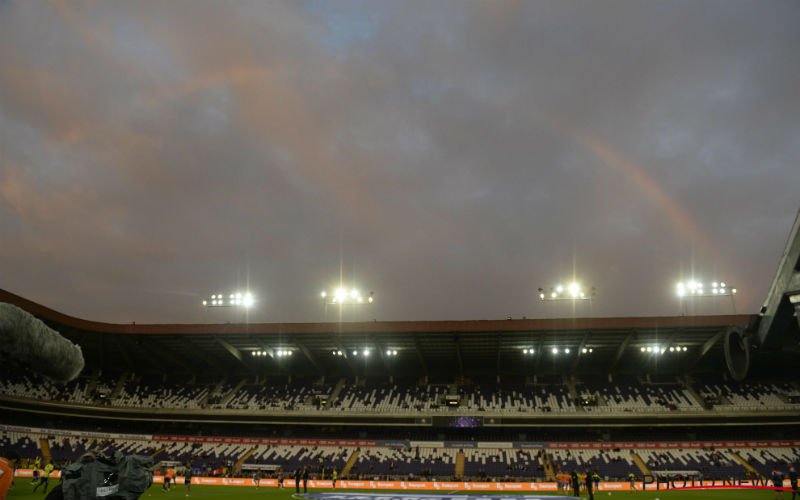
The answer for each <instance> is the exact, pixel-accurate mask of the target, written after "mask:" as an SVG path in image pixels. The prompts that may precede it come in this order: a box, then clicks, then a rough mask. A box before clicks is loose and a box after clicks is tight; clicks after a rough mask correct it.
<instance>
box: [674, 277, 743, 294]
mask: <svg viewBox="0 0 800 500" xmlns="http://www.w3.org/2000/svg"><path fill="white" fill-rule="evenodd" d="M736 292H737V290H736V288H735V287H732V286H730V285H729V284H727V283H725V282H724V281H712V282H711V283H706V284H703V283H702V282H701V281H696V280H688V281H679V282H678V283H677V284H676V285H675V295H677V296H678V297H680V298H684V297H732V296H734V295H736Z"/></svg>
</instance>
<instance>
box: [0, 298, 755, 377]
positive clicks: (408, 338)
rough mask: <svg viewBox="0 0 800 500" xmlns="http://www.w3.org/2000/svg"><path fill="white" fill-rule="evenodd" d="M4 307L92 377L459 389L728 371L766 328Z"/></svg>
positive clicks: (741, 319)
mask: <svg viewBox="0 0 800 500" xmlns="http://www.w3.org/2000/svg"><path fill="white" fill-rule="evenodd" d="M0 302H8V303H11V304H14V305H17V306H19V307H21V308H22V309H25V310H27V311H28V312H30V313H32V314H34V315H35V316H37V317H39V318H40V319H42V320H43V321H45V322H46V323H47V324H48V325H50V326H51V327H53V328H54V329H56V330H58V331H59V332H61V333H62V334H63V335H64V336H66V337H67V338H69V339H70V340H72V341H73V342H75V343H77V344H79V345H80V346H81V347H82V349H83V351H84V355H85V357H86V359H87V366H88V367H89V368H90V369H98V368H99V369H103V370H112V371H120V370H123V371H127V370H132V371H136V372H160V373H181V372H183V373H188V374H193V375H209V376H219V375H231V376H234V375H235V376H242V375H254V376H255V375H261V376H273V377H274V376H290V375H291V376H323V375H324V376H329V377H333V376H362V377H363V376H369V377H372V376H375V377H377V376H387V375H393V376H397V377H420V376H423V375H427V376H429V377H430V378H431V379H437V378H439V377H441V378H442V379H445V378H448V379H449V380H452V378H453V377H454V376H459V375H463V376H466V377H477V376H482V377H483V376H490V377H491V376H495V375H501V376H518V377H530V376H534V375H535V376H537V377H550V376H561V375H565V374H572V373H575V374H608V373H612V374H624V373H629V374H637V375H638V374H642V373H653V374H659V373H663V374H675V373H686V372H692V371H696V370H698V369H700V370H701V371H708V370H718V371H721V370H722V369H723V366H724V364H723V362H722V347H721V344H722V342H721V339H722V337H723V336H724V333H725V332H726V331H727V330H728V329H729V328H733V327H736V328H747V327H748V326H749V327H750V328H752V325H753V323H754V321H756V320H757V316H755V315H727V316H677V317H628V318H557V319H507V320H483V321H424V322H422V321H421V322H391V321H381V322H352V323H347V322H345V323H258V324H253V323H239V324H228V323H226V324H197V325H189V324H174V325H168V324H159V325H140V324H124V325H123V324H110V323H100V322H95V321H88V320H84V319H79V318H75V317H72V316H68V315H65V314H63V313H60V312H57V311H54V310H52V309H49V308H47V307H45V306H43V305H40V304H37V303H34V302H32V301H29V300H27V299H24V298H22V297H19V296H17V295H14V294H12V293H10V292H7V291H3V290H0ZM567 349H569V353H567V352H566V350H567ZM365 350H368V352H369V355H368V356H365V355H364V351H365ZM526 350H527V353H526ZM554 350H557V351H558V352H557V353H556V352H554ZM387 351H391V352H393V351H397V355H391V354H389V355H387ZM661 351H663V353H662V352H661ZM287 352H291V355H289V354H286V353H287ZM339 352H341V355H339ZM531 352H532V354H531ZM254 353H260V355H256V354H254Z"/></svg>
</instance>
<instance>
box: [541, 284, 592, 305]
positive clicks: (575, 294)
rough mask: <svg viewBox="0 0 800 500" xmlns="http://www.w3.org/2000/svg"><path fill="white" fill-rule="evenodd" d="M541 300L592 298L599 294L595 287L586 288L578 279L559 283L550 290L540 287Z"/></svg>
mask: <svg viewBox="0 0 800 500" xmlns="http://www.w3.org/2000/svg"><path fill="white" fill-rule="evenodd" d="M538 292H539V300H544V301H555V300H591V299H592V297H594V296H595V295H596V294H597V289H596V288H595V287H589V288H586V287H584V286H583V285H581V284H580V283H579V282H577V281H572V282H569V283H567V284H566V285H564V284H561V283H559V284H557V285H556V286H554V287H551V288H550V289H549V290H545V289H544V288H539V290H538Z"/></svg>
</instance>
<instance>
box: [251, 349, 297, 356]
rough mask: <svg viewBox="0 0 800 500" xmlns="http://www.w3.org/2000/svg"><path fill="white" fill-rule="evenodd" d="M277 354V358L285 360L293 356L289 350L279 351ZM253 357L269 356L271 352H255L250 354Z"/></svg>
mask: <svg viewBox="0 0 800 500" xmlns="http://www.w3.org/2000/svg"><path fill="white" fill-rule="evenodd" d="M274 352H275V356H277V357H279V358H283V357H285V356H291V355H292V351H291V350H289V349H278V350H276V351H274ZM250 354H251V355H252V356H269V351H253V352H251V353H250Z"/></svg>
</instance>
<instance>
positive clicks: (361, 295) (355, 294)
mask: <svg viewBox="0 0 800 500" xmlns="http://www.w3.org/2000/svg"><path fill="white" fill-rule="evenodd" d="M319 297H320V299H322V305H323V307H324V309H325V312H327V311H328V307H335V308H336V310H337V311H338V313H339V321H342V318H343V315H344V314H345V311H350V312H351V313H353V312H355V310H356V309H362V308H364V307H366V306H370V305H372V304H374V303H375V292H368V293H367V292H362V291H361V290H359V289H358V288H357V287H354V286H345V285H341V284H340V285H339V286H335V287H331V288H330V289H328V290H322V291H321V292H320V294H319ZM349 316H351V317H353V314H349Z"/></svg>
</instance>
